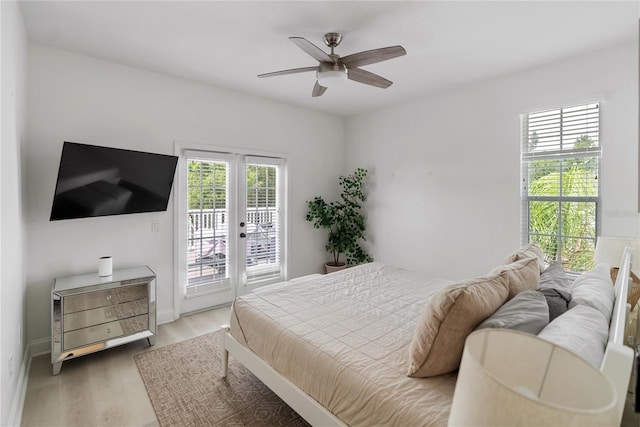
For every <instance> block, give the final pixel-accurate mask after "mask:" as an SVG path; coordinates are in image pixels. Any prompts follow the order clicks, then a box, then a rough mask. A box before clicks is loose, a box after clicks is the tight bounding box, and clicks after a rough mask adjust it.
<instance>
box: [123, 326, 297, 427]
mask: <svg viewBox="0 0 640 427" xmlns="http://www.w3.org/2000/svg"><path fill="white" fill-rule="evenodd" d="M222 338H223V333H222V331H217V332H212V333H209V334H206V335H202V336H199V337H196V338H191V339H188V340H186V341H182V342H179V343H176V344H171V345H168V346H166V347H161V348H157V349H154V350H150V351H146V352H144V353H139V354H136V355H135V356H134V359H135V361H136V365H137V366H138V371H139V372H140V375H141V376H142V381H143V382H144V385H145V387H146V388H147V393H148V394H149V398H150V399H151V404H152V405H153V409H154V411H155V413H156V416H157V417H158V422H159V423H160V426H162V427H165V426H166V427H169V426H256V427H258V426H260V427H266V426H308V425H309V424H307V423H306V422H305V421H304V420H303V419H302V417H300V416H299V415H298V414H297V413H296V412H295V411H294V410H293V409H291V408H290V407H289V406H287V404H286V403H284V402H283V401H282V399H280V398H279V397H278V396H277V395H276V394H275V393H273V392H272V391H271V390H269V389H268V388H267V387H266V386H265V385H264V384H262V382H261V381H260V380H259V379H257V378H256V377H255V376H254V375H253V374H252V373H251V372H249V370H247V369H246V368H245V367H244V366H242V365H241V364H240V363H239V362H236V361H235V360H234V359H233V358H232V357H230V358H229V374H228V376H227V380H223V379H222V360H221V351H222Z"/></svg>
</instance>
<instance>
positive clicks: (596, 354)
mask: <svg viewBox="0 0 640 427" xmlns="http://www.w3.org/2000/svg"><path fill="white" fill-rule="evenodd" d="M538 337H540V338H542V339H544V340H547V341H549V342H552V343H554V344H556V345H558V346H560V347H563V348H566V349H567V350H569V351H573V352H574V353H576V354H577V355H578V356H580V357H582V358H583V359H585V360H587V361H588V362H590V363H591V364H592V365H593V366H595V367H596V368H597V369H600V365H601V364H602V358H603V357H604V350H605V347H606V345H607V340H608V339H609V322H608V321H607V319H605V318H604V316H603V315H602V314H601V313H600V312H599V311H598V310H596V309H595V308H593V307H590V306H588V305H578V306H576V307H574V308H572V309H570V310H569V311H567V312H566V313H564V314H563V315H561V316H558V317H556V318H555V319H554V320H553V321H552V322H551V323H549V324H548V325H547V327H545V328H544V329H543V330H542V331H541V332H540V333H539V334H538Z"/></svg>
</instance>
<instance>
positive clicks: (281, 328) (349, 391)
mask: <svg viewBox="0 0 640 427" xmlns="http://www.w3.org/2000/svg"><path fill="white" fill-rule="evenodd" d="M523 266H524V267H523ZM525 267H526V268H525ZM620 268H621V270H620V274H619V275H618V281H617V282H616V286H615V300H614V299H613V297H612V299H611V307H610V313H611V314H610V318H611V322H610V323H609V322H608V321H607V324H606V327H607V329H608V334H606V335H607V336H606V337H605V338H606V342H604V343H603V344H602V348H601V350H602V357H601V359H602V360H601V361H600V360H597V361H595V362H592V363H594V364H599V367H600V369H601V371H602V372H603V373H604V374H605V375H606V376H607V377H608V378H609V379H610V380H611V381H612V383H613V384H614V385H615V387H616V389H617V391H618V393H619V395H621V396H623V398H622V399H620V400H619V402H620V416H621V414H622V408H623V406H622V405H623V404H624V397H626V389H627V387H628V382H629V376H630V372H631V365H632V360H633V351H632V350H631V349H630V348H628V347H625V346H624V345H623V340H624V325H625V319H626V315H627V313H628V307H627V304H626V294H627V286H628V281H627V280H626V279H625V278H628V277H629V273H630V253H627V252H626V253H625V257H623V262H622V263H621V265H620ZM546 270H547V266H546V265H544V263H543V261H542V253H541V252H540V251H539V248H537V246H535V245H527V246H525V247H523V248H520V249H518V250H517V251H515V252H514V253H513V254H511V255H509V257H508V258H507V260H506V261H505V263H503V264H502V265H500V266H498V267H497V268H496V269H494V270H492V271H491V272H489V274H488V275H487V277H489V278H490V279H487V278H485V277H483V278H478V279H471V280H469V281H463V282H454V281H451V280H445V279H435V278H431V277H426V276H424V275H420V274H417V273H414V272H410V271H407V270H403V269H400V268H397V267H393V266H389V265H385V264H382V263H377V262H374V263H369V264H364V265H360V266H357V267H353V268H350V269H347V270H343V271H341V272H338V273H332V274H328V275H311V276H306V277H302V278H299V279H296V280H291V281H288V282H283V283H280V284H277V285H272V286H267V287H264V288H260V289H258V290H256V291H254V292H252V293H250V294H247V295H244V296H242V297H239V298H237V299H236V300H235V301H234V304H233V307H232V312H231V319H230V325H229V326H226V328H227V332H226V334H225V340H224V345H225V350H224V352H223V363H224V365H225V372H224V375H225V376H226V364H227V360H228V359H227V358H228V355H229V354H231V355H232V356H233V357H234V358H236V359H237V360H238V361H240V362H241V363H242V364H244V365H245V366H246V367H247V368H248V369H249V370H250V371H252V372H253V373H254V374H255V375H256V376H257V377H258V378H259V379H260V380H261V381H263V382H264V383H265V384H266V385H267V386H268V387H270V388H271V389H272V390H273V391H274V392H275V393H276V394H278V395H279V396H280V397H281V398H282V399H283V400H284V401H285V402H287V403H288V404H289V406H291V407H292V408H293V409H294V410H296V411H297V412H298V413H299V414H300V415H301V416H302V417H303V418H305V420H307V421H308V422H309V423H310V424H312V425H322V426H327V425H351V426H359V425H361V426H367V425H372V423H373V424H375V425H397V426H407V425H411V426H418V425H434V426H435V425H446V424H447V420H448V416H449V411H450V408H451V401H452V398H453V394H454V391H455V382H456V376H457V374H456V369H457V366H458V365H459V362H460V360H459V359H457V354H458V353H459V354H460V356H461V353H462V349H463V346H464V339H465V338H466V336H467V335H468V334H469V333H470V332H472V331H473V329H475V328H476V327H477V326H478V325H479V324H481V323H483V321H484V320H485V319H487V318H489V317H491V318H493V316H494V315H495V314H497V313H498V312H500V311H501V308H502V307H503V306H506V305H507V304H506V303H507V302H508V301H510V300H513V301H515V300H516V298H515V296H517V295H520V294H521V293H522V295H520V296H524V294H525V293H526V292H529V291H532V292H533V291H534V289H532V287H533V288H535V287H537V286H538V284H539V282H541V281H540V275H541V274H543V275H544V274H545V272H546ZM594 270H595V269H594ZM600 270H603V271H605V272H606V275H607V276H608V266H606V267H604V266H600ZM608 280H609V282H608V283H609V284H608V286H609V287H610V288H611V284H610V283H611V282H610V279H608ZM487 282H489V285H487ZM525 282H526V283H525ZM534 282H535V283H534ZM588 282H589V281H588ZM591 282H592V281H591ZM591 282H589V283H591ZM514 283H515V285H514ZM532 283H533V285H532ZM487 287H489V288H491V289H493V290H492V291H491V292H490V294H484V295H482V297H481V298H480V299H481V304H480V305H481V306H482V305H484V308H482V309H478V311H479V312H478V313H475V311H476V309H475V308H474V314H473V315H469V316H468V315H466V314H465V315H464V316H461V315H460V313H459V312H456V311H455V310H459V309H461V307H464V305H465V304H466V303H465V301H467V300H463V297H465V298H468V297H469V296H468V294H471V295H472V296H473V297H474V298H475V296H474V295H476V292H475V291H471V290H473V289H482V290H483V291H482V292H484V289H485V288H487ZM503 288H504V289H503ZM586 288H587V287H585V289H586ZM505 289H506V290H505ZM612 292H613V291H612ZM587 294H588V293H587ZM452 295H454V296H453V297H452ZM487 295H489V296H488V297H487ZM576 295H578V293H577V294H576ZM520 296H519V297H518V298H520ZM585 296H586V297H587V298H589V297H588V295H582V298H583V299H584V298H585ZM456 298H457V299H456ZM598 298H599V297H598ZM598 298H596V299H598ZM575 299H576V300H578V299H579V298H575ZM434 301H435V302H434ZM456 301H457V304H456ZM487 301H492V302H490V303H489V302H487ZM596 302H597V304H599V303H600V301H596ZM590 303H591V302H590V301H587V304H590ZM434 304H436V306H435V307H436V308H434ZM597 304H596V306H597ZM430 305H431V307H430V308H429V306H430ZM425 306H426V307H427V308H425ZM443 307H446V309H443ZM443 310H444V311H443ZM447 311H449V313H447ZM569 311H570V310H569ZM569 311H567V312H569ZM425 316H426V317H425ZM469 317H470V319H467V318H469ZM460 318H465V319H467V320H465V322H466V324H461V323H460V321H459V320H458V319H460ZM463 323H464V322H463ZM547 323H548V324H549V325H551V324H552V323H553V322H547ZM434 324H435V325H436V327H435V328H434V326H433V325H434ZM438 328H439V331H438ZM434 329H436V331H435V332H434ZM443 331H444V332H443ZM452 331H453V332H452ZM416 337H418V338H416ZM425 337H426V338H425ZM425 339H427V340H430V341H429V343H430V344H429V345H426V346H425V345H421V344H420V343H422V342H423V341H424V340H425ZM605 345H606V348H605ZM434 354H435V355H434ZM443 355H446V357H443ZM450 355H453V356H450ZM456 364H457V365H456Z"/></svg>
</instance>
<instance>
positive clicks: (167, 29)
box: [22, 0, 640, 115]
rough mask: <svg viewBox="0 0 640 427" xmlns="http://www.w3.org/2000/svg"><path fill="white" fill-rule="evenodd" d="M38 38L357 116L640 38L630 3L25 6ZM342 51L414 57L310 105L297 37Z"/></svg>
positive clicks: (637, 9)
mask: <svg viewBox="0 0 640 427" xmlns="http://www.w3.org/2000/svg"><path fill="white" fill-rule="evenodd" d="M22 10H23V14H24V20H25V25H26V28H27V33H28V37H29V39H30V40H31V41H33V42H36V43H40V44H45V45H51V46H56V47H59V48H63V49H68V50H72V51H76V52H81V53H85V54H88V55H92V56H96V57H100V58H104V59H107V60H110V61H115V62H118V63H123V64H128V65H132V66H135V67H140V68H144V69H148V70H153V71H158V72H161V73H166V74H170V75H175V76H180V77H184V78H187V79H191V80H196V81H200V82H205V83H209V84H211V85H215V86H219V87H224V88H228V89H232V90H238V91H242V92H245V93H250V94H255V95H259V96H264V97H268V98H271V99H276V100H280V101H284V102H287V103H291V104H295V105H301V106H305V107H308V108H312V109H317V110H321V111H327V112H332V113H336V114H341V115H349V114H354V113H359V112H362V111H367V110H371V109H375V108H380V107H382V106H384V105H388V104H392V103H398V102H402V101H406V100H409V99H415V98H417V97H421V96H425V95H427V94H429V93H433V92H436V91H441V90H445V89H447V88H451V87H453V86H456V85H464V84H468V83H471V82H474V81H479V80H483V79H487V78H490V77H495V76H500V75H505V74H510V73H514V72H518V71H520V70H524V69H526V68H529V67H532V66H536V65H540V64H544V63H549V62H554V61H557V60H559V59H561V58H565V57H569V56H576V55H580V54H583V53H586V52H589V51H592V50H597V49H602V48H605V47H608V46H611V45H616V44H621V43H626V42H632V41H635V40H637V38H638V18H639V17H640V6H639V2H638V1H637V0H629V1H566V2H564V1H496V2H489V1H467V2H462V1H407V2H405V1H389V2H380V1H333V2H329V1H318V2H316V1H301V2H290V1H284V2H273V1H253V2H249V1H194V2H192V1H122V2H121V1H86V2H65V1H42V2H39V1H23V2H22ZM330 31H336V32H340V33H342V34H343V41H342V43H341V44H340V46H339V47H338V48H337V49H336V53H338V54H340V55H341V56H345V55H348V54H351V53H355V52H359V51H362V50H369V49H374V48H378V47H385V46H391V45H397V44H400V45H402V46H403V47H404V48H405V49H406V50H407V55H406V56H403V57H399V58H395V59H392V60H390V61H386V62H383V63H378V64H373V65H369V66H366V67H363V68H365V69H367V70H369V71H371V72H374V73H376V74H380V75H382V76H384V77H386V78H388V79H389V80H392V81H393V82H394V84H393V85H392V86H391V87H389V88H388V89H379V88H375V87H371V86H366V85H363V84H359V83H356V82H352V81H350V82H348V83H349V84H348V85H347V86H346V87H344V88H340V89H329V90H327V92H326V93H325V94H324V95H323V96H322V97H320V98H312V97H311V89H312V87H313V84H314V81H315V74H314V73H312V72H311V73H304V74H293V75H287V76H279V77H272V78H267V79H258V78H257V77H256V75H257V74H261V73H266V72H270V71H277V70H283V69H287V68H298V67H307V66H314V65H317V62H316V61H315V60H314V59H313V58H311V57H309V56H308V55H307V54H305V53H304V52H303V51H301V50H300V49H299V48H298V47H297V46H296V45H294V44H293V43H292V42H290V41H289V40H288V37H289V36H300V37H304V38H306V39H308V40H309V41H311V42H312V43H314V44H316V45H317V46H319V47H321V48H323V49H324V50H325V51H328V48H326V46H325V45H324V44H323V42H322V36H323V35H324V33H326V32H330Z"/></svg>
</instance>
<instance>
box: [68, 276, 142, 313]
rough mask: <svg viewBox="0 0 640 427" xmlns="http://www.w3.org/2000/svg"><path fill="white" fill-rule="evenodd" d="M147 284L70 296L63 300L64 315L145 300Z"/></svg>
mask: <svg viewBox="0 0 640 427" xmlns="http://www.w3.org/2000/svg"><path fill="white" fill-rule="evenodd" d="M146 297H148V295H147V283H141V284H139V285H133V286H125V287H120V288H113V289H107V290H105V291H97V292H89V293H86V294H81V295H70V296H68V297H66V298H64V314H68V313H75V312H77V311H82V310H91V309H93V308H98V307H108V306H111V305H115V304H121V303H123V302H128V301H135V300H138V299H142V298H146Z"/></svg>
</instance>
